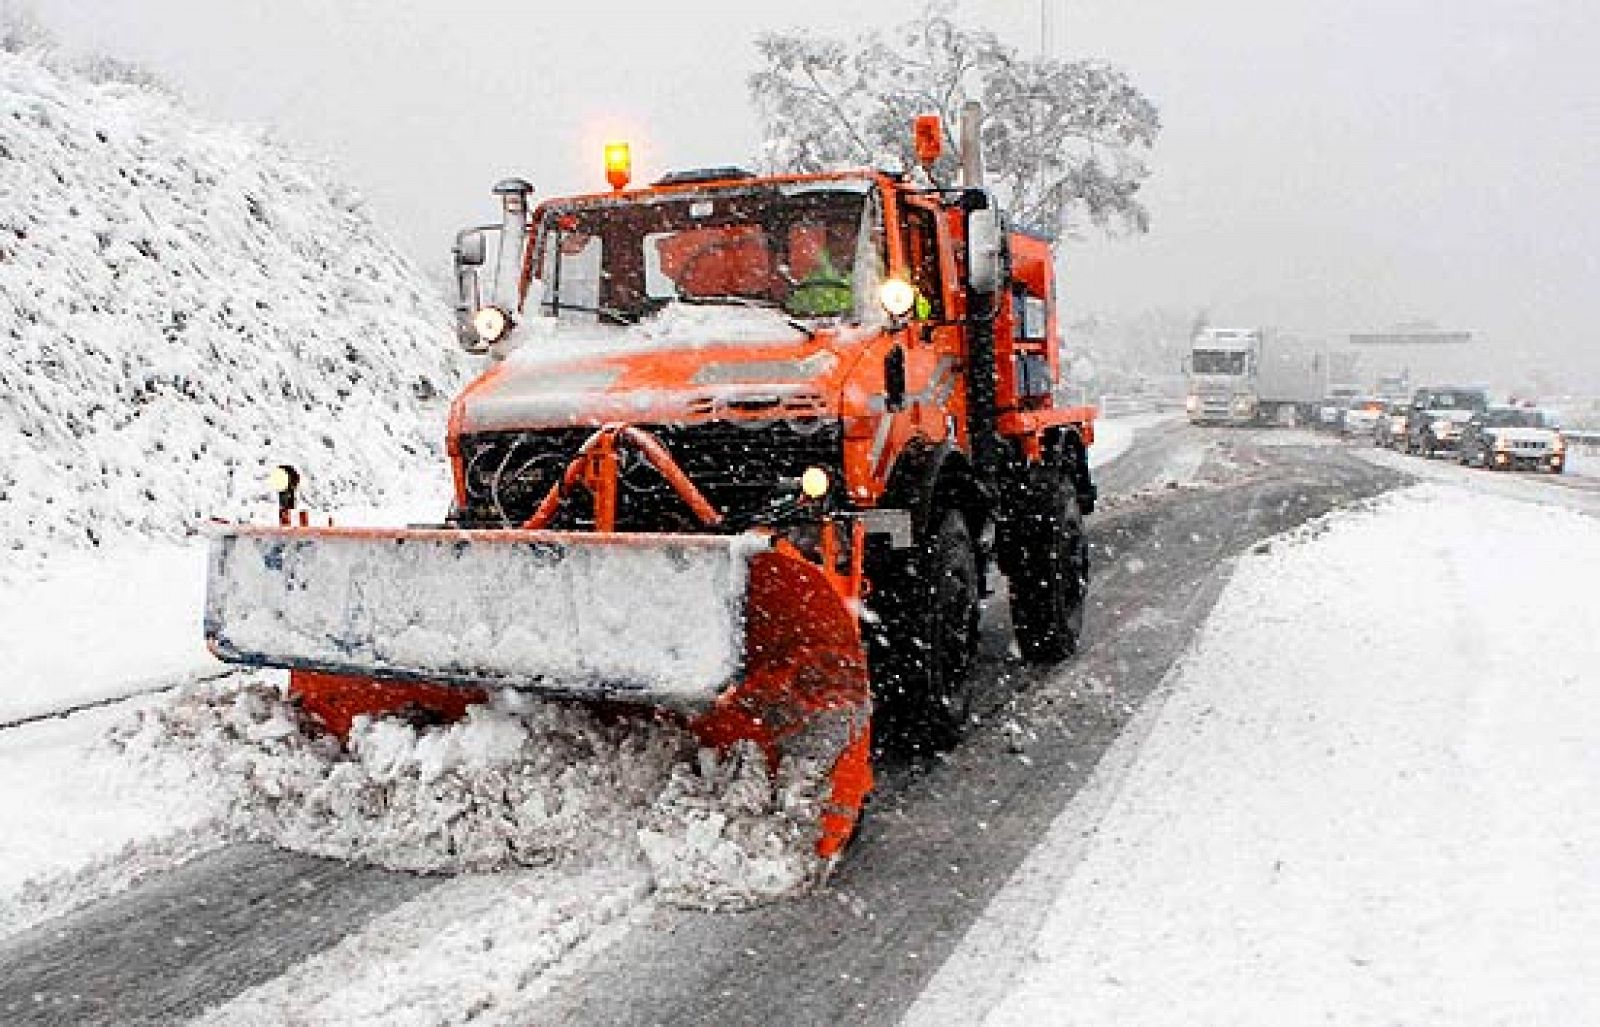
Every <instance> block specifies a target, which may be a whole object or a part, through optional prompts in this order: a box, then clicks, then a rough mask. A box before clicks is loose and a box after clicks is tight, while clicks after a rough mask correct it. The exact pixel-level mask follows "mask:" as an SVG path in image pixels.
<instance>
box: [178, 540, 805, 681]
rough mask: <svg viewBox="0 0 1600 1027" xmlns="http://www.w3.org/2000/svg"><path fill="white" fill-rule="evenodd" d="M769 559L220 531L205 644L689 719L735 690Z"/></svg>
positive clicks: (676, 544)
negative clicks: (749, 605) (755, 582)
mask: <svg viewBox="0 0 1600 1027" xmlns="http://www.w3.org/2000/svg"><path fill="white" fill-rule="evenodd" d="M769 545H770V543H769V540H768V539H767V538H765V537H763V536H760V535H755V534H745V535H733V536H724V535H628V534H589V533H561V532H549V531H460V530H449V529H395V530H372V529H340V528H293V527H289V528H268V527H232V528H227V529H223V530H220V531H219V532H218V533H217V534H216V536H215V537H214V538H213V541H212V548H211V560H210V576H209V582H208V587H207V596H206V612H205V632H206V640H207V643H208V644H209V645H210V647H211V650H212V652H214V653H215V654H216V655H217V656H218V657H219V658H220V659H223V660H227V661H229V662H235V663H245V664H256V665H262V666H273V667H288V668H292V669H298V670H309V671H320V672H325V673H334V674H350V675H361V676H369V677H379V678H390V679H401V680H405V679H412V680H426V681H430V682H437V683H440V684H448V685H461V686H473V687H511V688H520V689H531V690H535V691H542V692H548V693H553V694H559V695H566V696H572V697H579V698H596V699H620V700H625V701H634V702H644V703H651V704H656V705H663V706H669V707H673V708H676V709H681V710H684V711H695V710H699V709H704V708H705V707H707V706H709V705H710V704H711V703H712V702H714V701H715V700H716V699H717V697H718V696H719V695H721V694H722V693H723V692H724V691H726V690H727V689H728V688H730V687H731V686H733V685H734V684H736V683H737V682H738V681H739V680H740V679H741V677H742V676H743V673H744V669H745V649H746V639H745V632H746V622H747V617H746V610H745V598H746V593H747V591H748V582H749V578H750V563H751V560H752V559H753V558H755V557H757V556H758V555H760V554H763V553H767V552H768V550H769ZM823 587H824V589H825V588H826V586H825V585H824V586H823ZM811 598H813V599H822V600H827V599H832V596H831V595H828V596H817V597H811ZM799 601H800V602H801V603H804V602H805V597H799ZM834 602H835V605H837V600H834ZM804 608H805V607H804V605H802V606H801V607H800V608H799V609H800V610H804ZM799 615H800V616H804V615H805V614H803V613H802V614H799Z"/></svg>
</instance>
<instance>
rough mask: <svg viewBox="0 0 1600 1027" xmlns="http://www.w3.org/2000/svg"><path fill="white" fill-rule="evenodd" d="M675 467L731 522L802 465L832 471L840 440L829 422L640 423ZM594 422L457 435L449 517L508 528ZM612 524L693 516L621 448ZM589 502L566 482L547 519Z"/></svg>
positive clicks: (588, 518) (581, 518) (673, 527)
mask: <svg viewBox="0 0 1600 1027" xmlns="http://www.w3.org/2000/svg"><path fill="white" fill-rule="evenodd" d="M639 427H641V428H643V429H644V430H646V431H648V432H650V433H651V434H652V435H654V436H655V437H656V438H657V439H659V440H660V441H661V444H662V445H663V446H665V447H666V449H667V451H668V452H669V453H671V454H672V458H673V459H674V460H676V461H677V462H678V466H679V467H681V468H683V471H684V473H685V474H687V475H688V476H689V480H691V481H693V482H694V483H695V486H696V487H698V488H699V489H700V491H701V493H702V494H703V495H704V496H705V497H706V499H707V500H708V501H709V502H710V503H711V505H712V506H714V507H716V508H717V510H718V511H720V512H721V513H722V514H723V515H724V516H725V517H728V518H729V519H730V521H731V522H732V524H731V526H732V527H736V528H737V527H741V526H742V525H743V523H744V522H747V521H749V520H751V519H753V518H758V517H759V516H760V515H761V514H763V513H764V512H766V511H768V510H770V509H771V508H772V507H773V506H774V504H780V503H781V502H782V501H783V500H784V499H786V498H788V497H791V496H792V495H793V494H794V488H793V486H792V484H790V482H792V481H793V479H796V478H798V477H799V476H800V475H801V473H803V472H804V471H805V469H806V468H807V467H812V466H821V467H824V468H827V469H828V470H829V471H831V472H833V473H834V474H835V476H837V474H838V472H839V470H840V468H842V466H843V462H844V459H843V448H842V442H841V435H840V431H839V425H838V422H837V421H822V420H786V421H759V422H756V421H752V422H740V421H707V422H702V423H698V424H688V425H672V426H667V425H640V426H639ZM594 431H595V429H594V428H590V427H580V428H555V429H546V430H540V431H526V432H488V433H483V434H480V435H471V436H468V437H466V438H463V439H462V440H461V456H462V464H463V468H464V470H465V476H466V492H467V504H466V507H465V508H464V509H462V510H461V511H458V514H457V519H458V520H459V521H460V522H461V523H462V524H464V525H465V526H469V527H510V526H514V525H518V524H521V523H522V522H523V521H525V520H527V518H528V516H529V515H530V514H531V513H533V509H534V507H535V506H537V505H538V503H539V501H540V500H541V499H543V498H544V495H545V493H546V492H548V491H549V489H550V486H551V485H553V484H554V483H555V482H556V481H558V480H559V479H560V477H561V474H562V473H563V472H564V471H565V470H566V468H567V465H568V464H569V463H570V462H571V461H572V457H573V455H574V454H576V453H577V451H578V449H579V447H580V446H582V445H583V443H584V440H586V439H587V438H588V437H589V436H590V435H592V434H593V433H594ZM620 486H621V487H620V488H619V489H618V503H617V527H618V529H619V530H622V531H689V530H695V529H697V528H698V527H699V522H698V521H697V520H696V518H695V517H694V515H693V514H692V513H691V512H690V510H689V508H688V506H687V505H686V504H684V503H683V501H682V500H680V499H679V498H678V497H677V494H676V493H674V492H673V491H672V488H671V486H669V485H668V484H667V483H666V482H665V481H664V480H663V479H662V478H661V476H660V475H659V474H657V473H656V472H655V470H654V469H653V468H652V467H650V465H649V464H648V463H646V462H645V460H644V458H643V457H640V456H638V455H637V454H636V453H633V452H632V451H631V450H629V449H627V448H626V447H624V450H623V454H622V469H621V474H620ZM592 523H593V510H592V508H591V506H590V504H589V501H588V495H587V493H585V492H584V490H582V489H581V488H580V489H574V490H573V494H572V495H571V496H569V498H568V500H567V502H566V503H565V504H564V505H563V507H562V510H561V513H560V515H559V516H558V517H557V519H556V522H555V524H554V525H553V527H556V528H569V529H576V528H586V527H589V526H591V525H592Z"/></svg>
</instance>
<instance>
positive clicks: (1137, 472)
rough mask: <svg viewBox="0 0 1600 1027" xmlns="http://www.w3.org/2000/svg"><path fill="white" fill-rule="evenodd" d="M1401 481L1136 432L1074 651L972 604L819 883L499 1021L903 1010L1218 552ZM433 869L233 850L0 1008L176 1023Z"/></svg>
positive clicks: (133, 899)
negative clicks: (909, 743)
mask: <svg viewBox="0 0 1600 1027" xmlns="http://www.w3.org/2000/svg"><path fill="white" fill-rule="evenodd" d="M1405 480H1406V479H1405V477H1404V476H1403V475H1402V474H1401V473H1399V472H1397V471H1394V470H1391V469H1386V468H1383V467H1377V466H1374V465H1372V464H1370V463H1368V462H1366V461H1363V460H1360V459H1357V458H1355V456H1354V455H1353V454H1352V453H1350V452H1349V451H1348V450H1347V449H1346V448H1343V447H1340V446H1337V445H1330V444H1328V443H1327V442H1326V441H1325V440H1322V439H1318V438H1316V437H1313V436H1310V435H1305V434H1300V433H1280V434H1275V433H1272V432H1258V431H1230V430H1203V429H1196V428H1193V427H1190V426H1189V425H1187V424H1184V423H1182V422H1171V423H1168V424H1164V425H1161V426H1159V427H1156V428H1154V429H1151V430H1150V431H1148V432H1146V433H1144V434H1142V435H1141V436H1140V437H1139V439H1138V440H1137V441H1136V442H1135V444H1134V445H1133V447H1132V448H1131V449H1130V450H1129V451H1128V452H1127V453H1126V454H1125V455H1124V456H1123V457H1122V458H1121V459H1119V460H1117V461H1115V462H1114V463H1112V464H1111V465H1109V466H1107V467H1105V468H1103V469H1102V470H1101V472H1100V483H1101V494H1102V497H1103V500H1104V501H1103V504H1102V509H1101V510H1100V511H1099V512H1097V513H1096V514H1095V516H1093V517H1091V518H1090V521H1089V523H1090V538H1091V545H1092V548H1093V553H1094V559H1095V572H1094V582H1093V586H1092V590H1091V603H1090V608H1089V610H1088V612H1087V617H1086V642H1085V647H1084V649H1083V651H1082V652H1081V653H1080V654H1079V655H1078V657H1077V658H1076V659H1075V660H1074V661H1072V662H1071V663H1070V664H1068V665H1065V666H1064V667H1062V668H1057V669H1055V670H1052V671H1048V672H1046V671H1038V670H1032V669H1029V668H1027V667H1025V666H1024V665H1022V664H1021V663H1020V662H1018V661H1017V660H1016V659H1015V658H1014V657H1013V656H1012V655H1011V654H1010V652H1009V644H1008V642H1007V639H1008V637H1009V630H1008V626H1007V624H1006V609H1005V601H1004V589H1003V587H1002V588H1001V589H1000V590H999V591H997V592H996V594H995V595H994V596H993V597H992V598H991V600H990V601H989V604H988V608H987V611H986V615H985V635H984V648H983V653H982V658H981V664H980V667H979V671H978V679H977V687H978V689H979V702H978V709H979V711H980V714H981V721H980V723H979V724H978V725H977V726H976V727H975V729H974V731H973V732H972V734H971V735H970V737H969V738H968V739H967V740H966V741H965V742H963V744H962V745H961V746H960V747H959V748H958V749H957V750H956V751H955V752H953V753H952V754H950V755H949V756H948V757H947V758H944V759H937V760H931V761H924V762H900V763H895V764H892V765H889V766H886V767H883V768H882V769H881V773H880V788H879V791H878V793H877V794H876V795H875V796H874V799H873V802H872V806H871V809H870V815H869V818H868V820H867V822H866V824H865V826H864V827H863V830H862V832H861V835H860V837H859V838H858V840H857V842H856V845H855V847H854V849H853V850H852V851H851V853H850V855H849V857H848V858H847V859H846V860H845V861H844V862H843V863H842V864H841V866H840V868H839V870H838V872H837V873H836V874H835V876H834V878H833V880H832V881H831V882H830V885H829V887H828V888H827V889H825V890H823V891H822V892H820V893H818V894H816V895H812V896H809V897H806V898H803V899H796V900H793V901H789V902H784V903H779V904H775V905H772V906H769V907H765V908H762V909H758V910H755V911H753V912H749V913H742V914H702V913H691V912H686V911H682V910H676V909H666V908H660V907H657V908H655V909H653V911H652V912H651V913H650V914H649V915H648V917H646V918H645V919H644V920H643V922H641V923H639V924H636V925H635V926H634V927H633V928H632V929H631V930H629V931H626V932H625V933H623V934H622V935H621V937H620V938H618V939H617V940H616V941H615V942H613V943H612V944H610V945H609V946H608V947H605V948H603V949H600V950H599V951H598V952H596V953H594V954H592V955H590V956H588V957H587V959H588V961H587V963H586V964H585V965H582V966H580V967H577V968H569V969H568V972H566V973H563V974H562V975H561V978H560V980H559V982H558V983H557V984H556V985H555V986H554V987H553V988H551V989H550V990H549V992H548V993H547V994H543V995H540V996H539V997H538V998H537V1000H536V1001H530V1004H529V1005H528V1007H527V1008H526V1009H525V1010H521V1011H519V1012H518V1013H517V1015H516V1017H515V1018H516V1019H518V1020H523V1021H526V1022H530V1023H549V1024H572V1023H608V1024H633V1023H638V1024H648V1023H672V1024H681V1023H716V1024H744V1023H748V1024H768V1023H777V1022H782V1023H790V1024H846V1023H885V1022H892V1021H893V1020H895V1019H897V1018H898V1017H899V1015H900V1014H901V1013H903V1012H904V1010H905V1009H906V1008H907V1007H908V1006H909V1005H910V1003H911V1002H912V1001H913V1000H914V999H915V997H916V996H917V994H918V993H919V992H920V990H921V989H922V988H923V986H924V985H925V983H926V982H927V980H928V979H929V977H930V976H931V975H932V974H933V973H934V971H936V970H937V969H938V967H939V965H940V963H941V962H942V961H943V960H944V958H945V957H946V956H947V955H948V954H949V953H950V952H951V950H952V949H953V948H954V946H955V945H956V944H957V943H958V942H959V941H960V939H961V937H962V934H963V932H964V931H965V930H966V928H967V927H968V926H969V925H970V924H971V923H972V922H973V921H974V920H975V919H976V918H977V917H978V916H979V914H980V913H981V912H982V911H983V909H984V907H985V905H986V904H987V902H988V901H989V899H990V898H991V897H992V896H993V895H994V894H995V892H996V891H997V890H998V889H999V888H1000V886H1001V885H1002V884H1003V883H1004V882H1005V881H1006V879H1007V877H1008V876H1009V875H1010V874H1011V873H1012V871H1013V870H1015V869H1016V867H1017V866H1018V865H1019V864H1020V863H1021V861H1022V859H1023V858H1024V857H1025V856H1026V855H1027V853H1028V851H1029V849H1030V848H1031V847H1032V846H1033V844H1034V843H1035V842H1036V840H1037V839H1038V838H1039V837H1040V836H1041V835H1042V834H1043V833H1044V832H1045V830H1046V829H1047V828H1048V827H1049V825H1050V824H1051V822H1052V821H1053V820H1054V819H1055V818H1056V816H1057V814H1059V813H1060V812H1061V810H1062V809H1063V808H1064V807H1065V806H1066V804H1067V803H1068V802H1069V801H1070V800H1071V798H1072V796H1073V795H1074V793H1075V792H1076V791H1077V790H1078V789H1079V788H1081V787H1082V786H1083V784H1084V782H1085V781H1086V780H1087V778H1088V776H1089V775H1090V773H1091V772H1092V771H1093V769H1094V766H1095V764H1096V762H1097V761H1098V759H1099V758H1100V756H1101V755H1102V754H1103V753H1104V752H1105V750H1106V748H1107V747H1108V746H1109V745H1110V743H1111V742H1112V741H1113V740H1114V739H1115V738H1116V737H1117V735H1118V732H1119V731H1120V730H1122V728H1123V727H1124V725H1125V724H1126V723H1127V722H1128V720H1129V719H1130V718H1131V716H1132V713H1133V711H1134V710H1135V709H1136V708H1137V707H1138V705H1139V704H1140V703H1141V702H1142V701H1143V700H1144V699H1145V698H1146V696H1147V695H1149V693H1150V692H1151V690H1152V689H1153V688H1154V687H1155V686H1156V685H1157V684H1158V683H1159V682H1160V681H1161V679H1162V677H1163V676H1164V675H1165V674H1166V672H1167V670H1168V668H1169V667H1170V666H1171V665H1172V663H1173V661H1174V660H1175V659H1176V658H1177V657H1178V656H1179V654H1180V653H1181V652H1182V651H1183V650H1184V648H1185V646H1186V645H1187V644H1188V642H1189V640H1190V638H1191V637H1192V634H1193V632H1194V630H1195V628H1196V627H1197V626H1198V625H1199V624H1200V623H1201V622H1202V621H1203V620H1204V619H1205V617H1206V614H1207V612H1208V611H1209V610H1210V608H1211V606H1212V604H1213V603H1214V601H1215V599H1216V596H1217V594H1218V593H1219V591H1220V589H1221V587H1222V585H1223V584H1224V582H1225V581H1226V579H1227V575H1228V570H1229V567H1230V562H1231V560H1232V558H1233V557H1235V556H1236V555H1238V554H1239V553H1241V552H1243V551H1244V550H1246V549H1248V548H1249V547H1251V546H1253V545H1255V544H1256V543H1257V542H1259V541H1260V540H1261V539H1263V538H1265V537H1267V536H1270V535H1273V534H1276V533H1278V532H1281V531H1284V530H1286V529H1289V528H1292V527H1294V526H1295V525H1297V524H1300V523H1302V522H1304V521H1305V520H1307V519H1309V518H1313V517H1316V516H1319V515H1321V514H1323V513H1326V512H1327V511H1329V510H1330V509H1334V508H1337V507H1340V506H1345V505H1349V504H1351V503H1354V502H1358V501H1360V500H1362V499H1364V498H1367V497H1370V496H1373V495H1376V494H1378V493H1379V492H1381V491H1383V490H1385V489H1388V488H1391V487H1394V486H1396V485H1398V484H1401V483H1403V482H1404V481H1405ZM436 883H437V882H436V880H435V879H429V878H420V877H415V876H411V875H406V874H395V873H388V872H384V871H378V870H373V869H369V868H365V867H356V866H345V865H342V864H338V863H332V862H329V861H325V860H319V859H315V858H311V857H307V856H300V855H294V854H289V853H282V852H277V851H274V850H272V849H269V848H266V847H263V846H242V845H241V846H233V847H230V848H227V849H224V850H221V851H219V852H216V853H213V854H211V855H209V856H207V857H204V858H202V859H199V860H196V861H194V862H192V863H190V864H188V865H187V866H184V867H182V868H179V869H178V870H176V871H174V872H172V873H170V874H168V875H165V876H164V877H161V878H159V879H156V880H154V881H150V882H147V883H145V884H143V885H141V886H139V887H137V888H135V889H133V890H131V891H129V892H126V893H124V894H122V895H120V896H117V897H115V898H113V899H110V900H107V901H105V902H102V903H99V904H98V905H95V906H93V907H90V908H88V909H85V910H82V911H80V912H78V913H76V914H73V915H71V916H68V917H64V918H62V919H60V920H57V921H53V922H50V923H46V924H43V925H41V926H39V927H38V928H35V929H34V930H32V931H29V932H26V933H24V934H21V935H19V936H16V937H14V938H12V939H9V940H8V941H6V942H0V1022H4V1023H7V1024H18V1025H21V1024H36V1023H37V1024H55V1023H63V1022H71V1023H78V1024H99V1023H105V1024H113V1023H114V1024H127V1023H172V1022H177V1021H181V1020H182V1019H184V1018H187V1017H189V1016H193V1015H195V1014H198V1013H200V1012H202V1011H203V1010H205V1009H207V1008H210V1007H212V1006H215V1005H218V1004H220V1003H222V1002H225V1001H227V1000H228V999H230V998H232V997H233V996H234V995H236V994H238V993H240V992H241V991H243V990H245V989H246V988H249V987H252V986H254V985H256V984H259V983H262V982H264V981H267V980H270V979H272V978H273V977H275V976H277V975H279V974H281V973H283V972H284V971H285V970H287V969H288V968H290V967H292V966H293V965H295V964H296V963H298V962H300V961H301V960H304V959H306V958H307V957H309V956H311V955H314V954H315V953H317V952H319V951H321V950H323V949H325V948H327V947H329V946H331V945H333V944H335V943H336V942H338V941H339V940H340V939H341V938H342V937H344V936H345V935H346V934H348V933H350V932H352V931H355V930H358V929H359V928H360V927H362V926H363V925H365V924H366V923H368V922H370V920H371V919H372V918H374V917H376V916H379V915H381V914H382V913H384V912H386V911H387V910H390V909H392V908H394V907H395V906H397V905H399V904H400V903H402V902H405V901H407V900H409V899H412V898H415V897H417V896H418V895H420V894H423V893H425V892H426V891H427V890H428V889H429V888H431V887H433V886H434V885H435V884H436ZM497 1012H499V1013H500V1014H502V1015H503V1014H504V1013H505V1010H497Z"/></svg>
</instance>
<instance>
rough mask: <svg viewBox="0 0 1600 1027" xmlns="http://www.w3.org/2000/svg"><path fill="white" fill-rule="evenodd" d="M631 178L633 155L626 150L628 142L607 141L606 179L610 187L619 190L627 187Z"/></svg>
mask: <svg viewBox="0 0 1600 1027" xmlns="http://www.w3.org/2000/svg"><path fill="white" fill-rule="evenodd" d="M632 178H633V155H632V154H630V153H629V152H628V144H627V143H607V144H606V181H607V182H610V183H611V188H613V189H616V190H618V191H619V192H620V191H621V190H623V189H625V188H626V187H627V185H628V182H629V180H630V179H632Z"/></svg>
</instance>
